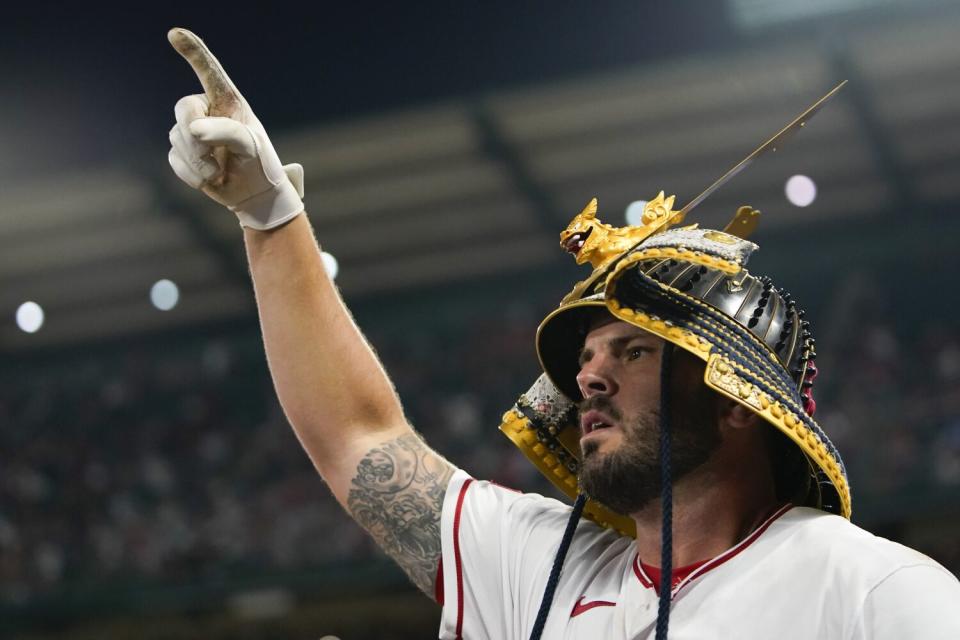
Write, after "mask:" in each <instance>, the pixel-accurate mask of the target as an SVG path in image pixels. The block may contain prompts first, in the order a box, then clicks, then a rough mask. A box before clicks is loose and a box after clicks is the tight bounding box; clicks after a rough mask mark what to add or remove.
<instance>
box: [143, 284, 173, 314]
mask: <svg viewBox="0 0 960 640" xmlns="http://www.w3.org/2000/svg"><path fill="white" fill-rule="evenodd" d="M179 301H180V289H179V288H178V287H177V285H176V283H174V282H173V281H172V280H167V279H163V280H157V281H156V282H154V283H153V286H152V287H150V302H152V303H153V306H155V307H156V308H157V309H160V311H170V309H173V308H174V307H175V306H177V302H179Z"/></svg>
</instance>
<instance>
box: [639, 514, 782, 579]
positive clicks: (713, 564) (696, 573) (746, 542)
mask: <svg viewBox="0 0 960 640" xmlns="http://www.w3.org/2000/svg"><path fill="white" fill-rule="evenodd" d="M792 508H793V505H792V504H785V505H783V506H782V507H780V508H779V509H777V510H776V511H775V512H774V513H773V515H771V516H770V517H769V518H767V519H766V520H765V521H764V522H763V524H761V525H760V526H759V527H757V528H756V529H754V530H753V533H751V534H750V535H749V536H747V537H746V538H744V539H743V540H741V541H740V543H739V544H737V545H735V546H733V547H730V548H729V549H727V550H726V551H724V552H723V553H721V554H720V555H718V556H717V557H716V558H714V559H712V560H710V561H708V562H706V563H704V564H703V565H701V566H700V567H699V568H697V569H694V570H693V572H692V573H690V575H688V576H687V577H686V578H684V579H683V580H681V581H680V583H679V584H678V585H677V586H675V587H674V588H673V590H672V593H671V598H672V597H675V596H676V595H677V592H679V591H680V589H682V588H684V587H685V586H687V585H688V584H690V583H691V582H692V581H693V580H695V579H697V578H699V577H700V576H702V575H703V574H705V573H706V572H707V571H710V570H711V569H715V568H717V567H719V566H720V565H721V564H723V563H724V562H726V561H727V560H730V559H731V558H733V557H734V556H736V555H737V554H738V553H740V552H741V551H743V550H744V549H746V548H747V547H749V546H750V545H751V544H753V542H754V541H756V539H757V538H759V537H760V535H761V534H763V532H764V531H766V530H767V528H768V527H769V526H770V525H771V524H773V523H774V521H775V520H776V519H777V518H779V517H780V516H782V515H783V514H785V513H786V512H787V511H789V510H790V509H792ZM633 573H634V574H635V575H636V576H637V580H639V581H640V584H642V585H643V586H644V587H646V588H647V589H653V588H654V586H653V581H652V580H650V578H649V577H648V576H647V575H646V574H645V573H644V571H643V569H642V568H641V567H640V554H639V553H638V554H637V555H636V556H634V558H633Z"/></svg>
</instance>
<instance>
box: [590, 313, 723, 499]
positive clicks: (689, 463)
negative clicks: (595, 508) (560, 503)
mask: <svg viewBox="0 0 960 640" xmlns="http://www.w3.org/2000/svg"><path fill="white" fill-rule="evenodd" d="M664 344H665V343H664V342H663V340H661V339H659V338H656V337H654V336H651V335H650V334H648V333H647V332H645V331H643V330H642V329H638V328H637V327H634V326H632V325H629V324H627V323H623V322H608V323H606V324H603V325H600V326H598V327H596V328H594V329H592V330H591V331H590V332H589V333H588V334H587V338H586V340H585V342H584V349H583V352H582V355H581V359H580V366H581V369H580V374H579V375H578V376H577V381H578V383H579V385H580V388H581V391H582V393H583V395H584V400H583V401H582V402H581V403H580V407H579V408H580V419H581V434H582V437H581V441H580V448H581V451H582V452H583V462H582V465H581V470H580V485H581V488H582V489H583V491H584V492H585V493H586V494H587V495H588V496H590V497H591V498H593V499H595V500H597V501H598V502H600V503H602V504H604V505H605V506H607V507H609V508H610V509H612V510H613V511H615V512H617V513H621V514H624V515H629V514H632V513H635V512H637V511H640V510H641V509H643V508H644V507H646V506H647V505H648V504H649V503H650V501H651V500H654V499H655V498H657V497H658V496H659V495H660V491H661V482H660V469H661V465H660V366H661V358H662V352H663V346H664ZM673 357H674V361H673V364H674V366H673V367H672V368H673V376H672V382H671V389H670V398H671V400H670V403H671V409H672V411H671V413H672V419H671V435H672V450H671V455H670V462H671V470H672V477H673V481H674V482H677V481H678V480H680V479H681V478H683V477H684V476H686V475H688V474H689V473H690V472H692V471H693V470H695V469H697V468H698V467H700V466H701V465H702V464H703V463H704V462H706V461H707V459H709V458H710V456H711V454H712V453H713V452H714V451H715V450H716V449H717V448H718V447H719V445H720V439H721V438H720V432H719V427H718V424H717V413H716V411H717V396H716V395H715V394H714V393H713V392H711V391H710V390H709V389H708V388H707V387H705V386H704V384H703V382H702V380H703V365H702V363H700V362H699V361H697V360H696V359H695V358H693V357H692V356H689V355H688V354H685V353H683V352H682V351H679V350H677V351H675V353H674V356H673Z"/></svg>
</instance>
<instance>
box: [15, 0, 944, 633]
mask: <svg viewBox="0 0 960 640" xmlns="http://www.w3.org/2000/svg"><path fill="white" fill-rule="evenodd" d="M111 9H112V10H108V9H107V8H106V7H102V8H100V9H96V10H92V9H90V8H85V9H83V10H80V9H76V10H70V9H62V8H58V9H56V10H54V9H53V8H51V7H44V6H42V5H31V6H22V7H18V8H17V9H14V10H12V12H11V13H10V15H9V16H8V19H7V20H5V22H4V24H3V25H2V27H0V30H2V36H3V37H2V38H0V71H2V72H3V78H4V81H3V82H2V83H0V91H2V93H0V96H2V98H3V100H2V106H0V113H2V116H3V117H2V118H0V141H2V142H3V144H2V145H0V146H2V148H0V637H4V638H6V637H10V638H24V639H27V638H29V639H40V638H129V637H137V638H157V639H159V638H195V637H204V638H318V637H321V636H323V635H325V634H336V635H338V636H339V637H341V638H343V640H356V639H361V638H398V639H399V638H422V637H434V636H435V633H436V624H437V617H438V611H437V609H436V607H435V606H434V605H432V604H431V603H429V602H428V601H427V600H426V599H425V598H423V597H422V596H420V595H418V594H417V593H416V592H415V590H414V589H413V588H412V587H411V586H409V585H408V584H407V582H406V580H405V579H404V578H403V576H402V575H401V574H400V572H399V571H398V570H396V569H394V568H393V567H392V565H390V563H389V562H387V561H386V560H385V558H384V557H383V555H382V554H380V553H379V552H378V551H377V550H376V549H375V548H374V547H373V545H372V544H371V543H370V542H369V540H368V539H367V538H366V537H365V535H363V534H362V533H361V531H360V530H359V528H358V527H356V526H355V525H354V524H353V523H352V522H351V521H350V520H349V519H348V518H347V517H346V516H345V515H344V514H343V513H342V512H341V511H340V509H339V507H337V505H336V504H335V503H334V502H333V500H332V499H331V498H330V497H329V496H328V494H327V493H326V490H325V488H324V487H323V485H322V482H321V481H320V480H319V479H318V477H317V476H316V474H315V473H314V471H313V470H312V468H311V467H310V464H309V462H308V460H307V458H306V456H305V455H304V454H303V453H302V452H301V450H300V448H299V446H298V444H297V442H296V440H295V438H294V436H293V435H292V433H291V432H290V430H289V428H288V427H287V426H286V425H285V424H284V420H283V417H282V415H281V413H280V411H279V408H278V406H277V403H276V400H275V398H274V395H273V392H272V389H271V386H270V381H269V375H268V372H267V370H266V365H265V362H264V357H263V352H262V346H261V344H260V342H259V338H258V333H257V326H256V316H255V309H254V306H253V300H252V295H251V293H250V287H249V282H248V276H247V273H246V268H245V265H244V261H243V257H242V242H241V237H240V232H239V229H238V228H237V226H236V223H235V221H234V220H233V218H232V217H231V216H230V215H229V214H227V213H225V212H223V211H220V210H219V208H218V207H217V206H216V205H212V204H210V203H209V202H207V201H206V200H205V199H204V198H203V197H202V196H200V195H199V194H196V193H193V192H191V191H190V190H189V189H187V188H186V187H185V186H183V185H181V184H180V183H179V182H178V181H176V178H175V177H174V176H173V175H172V173H171V172H170V171H169V170H168V168H167V166H166V162H165V159H166V147H165V144H166V131H167V129H168V128H169V127H170V125H171V124H172V106H173V103H174V102H175V101H176V99H177V98H178V97H180V96H181V95H185V94H187V93H193V92H196V91H197V86H196V81H195V79H194V78H193V75H192V73H191V72H190V70H189V68H188V67H187V66H186V64H185V63H184V62H183V61H182V60H180V59H179V58H178V57H177V56H176V55H175V54H174V52H173V51H172V50H170V49H169V47H168V45H167V44H166V41H165V37H164V34H165V32H166V29H167V28H168V27H170V26H175V25H178V26H186V27H189V28H191V29H193V30H195V31H196V32H197V33H199V34H200V35H201V36H203V37H204V38H205V39H206V41H207V42H208V44H209V45H210V46H211V48H212V49H213V50H214V52H216V54H217V55H218V57H219V58H220V59H221V60H222V61H223V62H224V65H225V66H226V68H227V69H228V71H230V73H231V75H232V76H233V78H234V80H235V81H236V83H237V85H238V86H239V87H240V88H241V90H242V91H243V92H244V93H245V94H246V95H247V97H248V98H249V100H250V101H251V103H252V104H253V106H254V108H255V109H256V111H257V113H258V115H259V116H260V117H261V120H263V121H264V123H265V125H266V127H267V129H268V131H269V132H270V133H271V135H272V137H273V138H274V141H275V143H276V146H277V148H278V151H279V152H280V155H281V157H282V158H284V159H285V160H286V161H288V162H289V161H298V162H301V163H303V164H304V166H305V167H306V170H307V185H306V188H307V205H308V210H309V211H311V218H312V220H313V223H314V226H315V227H316V228H317V232H318V235H319V237H320V239H321V242H322V243H323V246H324V248H325V249H326V250H327V251H329V252H331V253H332V254H333V255H334V256H336V258H337V259H338V261H339V267H340V271H339V274H338V277H337V280H338V283H339V284H340V286H341V288H342V290H343V293H344V296H345V297H346V299H347V302H348V304H349V305H350V307H351V309H352V310H353V311H354V314H355V316H356V318H357V320H358V322H359V324H360V326H361V327H362V328H363V330H364V331H365V332H366V333H367V335H368V336H369V338H370V340H371V342H372V343H373V345H374V346H375V348H376V349H377V350H378V352H379V354H380V356H381V357H382V358H383V360H384V362H385V363H386V366H387V369H388V370H389V372H390V373H391V375H392V378H393V379H394V381H395V382H396V384H397V386H398V390H399V392H400V394H401V397H402V398H403V400H404V406H405V408H406V411H407V413H408V415H409V416H410V418H411V420H412V421H413V423H414V424H415V425H416V426H417V427H418V428H419V429H420V430H421V431H422V432H423V433H424V434H425V436H426V437H427V439H428V440H429V441H430V443H431V444H432V445H434V446H435V447H436V448H437V449H438V450H440V451H441V452H442V453H444V454H446V455H447V456H448V457H450V458H451V459H452V460H453V461H455V462H456V463H457V464H459V465H460V466H462V467H464V468H465V469H467V470H468V471H470V472H471V473H473V474H474V475H477V476H480V477H488V478H491V479H495V480H498V481H499V482H501V483H503V484H507V485H510V486H514V487H518V488H522V489H524V490H532V491H541V492H547V493H550V492H551V491H550V489H549V488H548V487H547V486H546V484H545V482H544V481H543V480H541V479H540V478H538V477H537V473H536V471H535V470H534V469H533V468H532V466H530V465H528V464H527V463H526V462H525V461H524V460H523V459H522V458H521V456H520V454H519V453H515V452H514V451H513V450H512V449H513V448H512V446H511V445H509V444H508V443H507V441H506V439H505V438H503V437H502V436H501V435H499V434H498V433H496V426H497V424H499V416H500V414H501V413H502V412H503V410H505V409H506V408H507V407H508V406H509V405H510V404H511V403H512V402H513V400H514V399H515V397H516V395H517V394H518V393H519V392H520V391H522V390H523V389H525V388H526V387H527V386H528V385H529V383H530V382H531V381H532V380H533V378H534V377H535V375H536V373H537V369H536V358H535V354H534V351H533V341H532V338H533V334H534V331H535V328H536V325H537V323H538V322H539V320H540V319H541V318H542V317H543V315H544V314H545V313H546V312H547V311H548V310H549V309H551V308H552V307H553V306H554V305H555V304H556V302H557V301H558V299H559V298H560V296H562V295H563V293H565V291H566V290H567V289H568V288H569V286H570V284H571V282H572V281H573V280H574V278H576V277H578V276H582V275H583V272H582V271H580V270H578V269H576V268H575V266H574V265H573V264H572V260H571V259H570V258H569V257H568V256H566V255H565V254H563V253H562V252H561V251H560V249H559V247H558V246H557V241H556V239H557V236H558V233H559V231H560V230H561V229H562V228H563V227H564V226H565V225H566V223H567V221H568V220H569V219H570V218H571V217H572V216H573V215H574V214H575V213H576V212H578V211H579V210H580V209H581V208H582V207H583V205H584V204H585V203H586V202H587V200H589V198H591V197H593V196H598V197H599V199H600V212H601V213H600V215H601V218H602V219H603V220H605V221H607V222H610V223H612V224H615V225H620V224H623V222H624V211H625V210H626V209H627V207H628V205H629V204H630V203H631V202H634V201H636V200H639V199H648V198H650V197H652V196H654V195H656V192H657V191H658V190H660V189H664V190H666V191H667V193H668V194H670V193H676V194H677V196H678V202H679V203H684V202H686V201H687V200H689V199H691V198H692V197H693V196H694V195H696V194H697V193H699V191H700V190H702V189H703V188H704V187H705V186H706V185H707V184H709V183H710V182H712V180H713V179H714V178H716V177H717V176H719V175H720V174H721V173H722V172H723V171H725V170H726V169H727V168H728V167H729V166H731V165H733V164H734V163H735V162H737V161H738V160H739V159H740V158H741V157H743V156H744V155H745V154H746V153H748V152H749V151H750V150H752V149H753V148H754V147H755V146H756V145H757V144H758V143H759V142H760V141H762V140H763V139H765V137H766V136H768V135H769V134H771V133H772V132H774V131H775V130H776V129H777V128H779V127H780V126H782V124H784V123H786V122H787V121H789V120H790V119H791V118H792V117H793V116H794V115H795V114H796V113H798V112H799V111H800V110H801V109H802V108H803V107H804V106H806V105H807V104H808V103H810V102H812V101H813V100H814V99H815V98H816V97H818V96H819V95H820V94H822V93H824V92H825V91H826V90H827V89H828V88H830V87H831V86H833V85H834V84H836V82H838V81H839V80H841V79H848V80H849V85H848V86H847V87H846V88H845V89H844V91H843V92H842V93H841V94H840V95H839V96H838V97H837V98H836V99H835V100H834V101H833V103H831V104H830V105H829V107H828V108H827V109H826V110H824V111H823V112H822V113H821V114H820V115H818V116H817V118H816V119H815V120H814V121H813V123H812V124H811V126H810V127H809V128H808V129H807V130H805V131H803V132H801V134H799V135H798V136H797V137H796V138H794V139H793V140H792V141H791V142H790V143H789V145H787V146H786V147H785V148H784V149H783V151H782V152H779V151H778V152H777V153H776V154H773V155H771V156H768V157H765V158H764V159H763V160H761V161H759V162H758V163H757V164H756V165H754V166H752V167H750V168H749V169H748V170H747V171H746V172H744V173H743V174H742V175H741V176H739V177H738V178H736V179H735V180H734V181H733V182H732V183H730V184H729V185H728V186H726V187H725V188H723V189H722V190H721V191H719V192H718V193H717V194H715V196H714V197H712V198H711V199H710V200H708V201H707V202H706V203H705V204H703V205H701V207H700V208H699V209H698V210H697V211H696V213H695V214H694V215H693V216H692V219H694V220H698V221H701V222H702V223H703V224H705V225H707V226H710V225H723V224H725V222H726V221H727V219H728V218H729V217H730V216H731V215H732V213H733V211H734V210H735V209H736V207H737V206H738V205H740V204H746V203H749V204H752V205H754V206H755V207H757V208H759V209H761V210H762V211H763V212H764V214H763V218H762V221H761V225H760V228H759V230H758V232H757V234H756V239H757V241H758V242H759V243H760V245H761V251H760V252H759V253H758V254H757V255H756V256H755V257H754V259H753V261H752V262H751V268H752V269H754V270H757V271H759V272H764V273H770V274H773V275H774V276H776V281H777V282H778V284H781V285H783V286H785V287H786V288H787V289H788V290H789V291H790V292H791V293H793V294H794V296H795V297H796V298H797V299H799V300H800V302H801V304H802V305H803V306H805V307H806V308H807V310H808V317H809V318H810V319H811V320H812V324H813V329H814V333H815V335H816V336H817V338H818V350H819V352H820V354H821V355H820V357H819V358H818V364H819V365H820V368H821V371H822V374H821V376H820V378H819V379H818V382H817V387H816V394H815V395H816V397H817V400H818V403H819V409H818V418H819V419H820V422H821V424H823V425H824V426H825V428H826V429H827V431H828V433H830V434H831V436H832V438H833V439H834V441H835V442H836V444H837V445H838V447H839V448H840V450H841V452H842V453H843V454H844V457H845V460H846V462H847V464H848V467H849V470H850V475H851V481H852V487H853V491H854V520H855V521H856V522H858V523H859V524H861V525H863V526H866V527H867V528H869V529H871V530H872V531H874V532H876V533H878V534H880V535H884V536H887V537H891V538H893V539H896V540H900V541H903V542H905V543H906V544H909V545H911V546H915V547H916V548H918V549H920V550H922V551H924V552H925V553H928V554H929V555H931V556H933V557H934V558H936V559H937V560H939V561H940V562H941V563H943V564H945V565H946V566H947V567H949V568H950V569H951V570H952V571H954V572H955V573H957V572H960V543H958V540H960V500H958V498H957V495H958V489H960V322H958V319H957V317H958V315H957V314H958V305H957V301H956V296H955V294H954V293H953V286H954V283H953V281H954V279H955V278H956V273H957V272H958V266H960V265H958V262H960V258H958V257H957V252H956V244H957V241H956V238H957V232H958V230H960V218H958V216H957V215H956V213H957V208H958V204H960V151H958V149H960V119H958V115H960V86H958V83H957V80H956V78H957V70H958V69H960V44H958V43H957V39H956V37H955V34H956V33H958V32H960V10H958V8H957V7H956V5H955V3H947V2H932V1H931V2H911V3H906V2H904V3H897V2H878V1H875V0H873V1H872V0H845V1H843V2H829V3H828V2H810V3H802V6H801V7H798V6H795V4H794V3H784V2H773V1H769V2H764V1H762V0H730V1H729V2H722V3H721V2H713V3H663V4H651V3H642V2H634V3H626V2H616V3H614V2H609V3H593V4H590V5H589V6H588V5H587V4H586V3H583V4H575V3H530V4H524V5H523V6H522V7H519V6H512V3H501V4H489V3H488V4H484V5H482V6H481V5H476V6H474V5H453V4H444V5H441V4H437V5H430V4H418V5H416V6H407V5H404V6H402V7H388V6H386V5H376V4H373V3H371V4H368V5H356V6H352V7H337V8H332V7H321V6H316V7H313V8H311V9H305V8H299V7H295V6H292V5H291V6H289V7H286V8H285V9H283V10H281V9H277V8H267V7H266V6H265V5H263V6H255V7H253V8H251V9H246V10H241V9H239V8H229V10H227V9H222V8H217V7H212V6H204V7H202V8H196V7H184V8H183V9H182V10H178V8H177V7H175V6H173V5H170V6H168V7H166V8H164V9H163V10H160V9H156V8H125V9H124V8H117V9H114V8H111ZM71 11H74V13H70V12H71ZM796 174H801V175H806V176H809V177H810V178H811V179H812V180H813V181H814V183H815V184H816V185H817V189H818V191H817V197H816V199H815V200H814V201H813V203H812V204H810V205H809V206H806V207H797V206H795V205H793V204H791V203H790V202H788V200H787V199H786V197H785V195H784V184H785V182H786V180H787V179H788V178H789V177H790V176H793V175H796ZM161 279H169V280H171V281H172V282H174V283H176V285H177V287H178V289H179V300H178V302H177V304H176V306H175V307H173V308H172V309H171V310H168V311H160V310H158V309H157V308H155V307H154V306H153V305H151V301H150V297H149V292H150V289H151V286H152V285H153V284H154V283H155V282H156V281H158V280H161ZM26 301H34V302H36V303H37V304H39V305H40V306H41V307H42V308H43V310H44V313H45V316H44V323H43V326H42V327H40V329H39V330H38V331H36V332H34V333H27V332H25V331H22V330H21V329H20V328H19V327H18V325H17V322H16V321H15V314H16V312H17V309H18V308H19V307H20V305H21V304H22V303H24V302H26Z"/></svg>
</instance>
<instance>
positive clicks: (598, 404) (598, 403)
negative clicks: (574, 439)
mask: <svg viewBox="0 0 960 640" xmlns="http://www.w3.org/2000/svg"><path fill="white" fill-rule="evenodd" d="M591 410H594V411H602V412H603V413H605V414H607V415H608V416H610V418H612V419H613V420H620V419H621V418H622V416H621V415H620V410H619V409H617V408H616V407H615V406H614V404H613V401H612V400H610V398H608V397H607V396H604V395H597V396H591V397H589V398H587V399H586V400H581V401H580V402H579V403H578V404H577V415H581V416H582V415H583V414H584V413H586V412H587V411H591Z"/></svg>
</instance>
